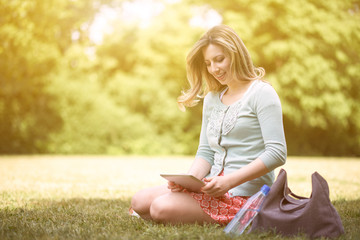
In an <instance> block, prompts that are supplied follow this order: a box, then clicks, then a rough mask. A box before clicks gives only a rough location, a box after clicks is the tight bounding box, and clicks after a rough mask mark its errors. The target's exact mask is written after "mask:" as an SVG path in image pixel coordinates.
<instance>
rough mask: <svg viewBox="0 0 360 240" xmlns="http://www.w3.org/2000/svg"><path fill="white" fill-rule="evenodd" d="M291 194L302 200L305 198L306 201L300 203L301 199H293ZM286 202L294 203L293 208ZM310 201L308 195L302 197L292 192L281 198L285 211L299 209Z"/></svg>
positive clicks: (281, 205)
mask: <svg viewBox="0 0 360 240" xmlns="http://www.w3.org/2000/svg"><path fill="white" fill-rule="evenodd" d="M289 196H293V197H296V198H298V199H299V200H300V201H301V200H305V201H304V202H302V203H300V201H299V200H296V199H293V198H291V197H289ZM286 202H290V203H292V206H291V208H289V207H286V205H287V204H286ZM308 202H309V198H306V197H301V196H298V195H296V194H294V193H290V194H289V195H286V196H284V197H283V198H282V199H281V200H280V209H281V211H284V212H292V211H296V210H299V209H301V208H304V207H305V206H306V204H307V203H308Z"/></svg>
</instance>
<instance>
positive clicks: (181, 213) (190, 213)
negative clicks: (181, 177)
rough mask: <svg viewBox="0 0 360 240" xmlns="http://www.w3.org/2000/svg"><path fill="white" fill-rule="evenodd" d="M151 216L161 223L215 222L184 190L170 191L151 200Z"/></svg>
mask: <svg viewBox="0 0 360 240" xmlns="http://www.w3.org/2000/svg"><path fill="white" fill-rule="evenodd" d="M150 215H151V218H152V219H153V220H154V221H156V222H161V223H170V224H177V223H199V224H203V223H215V220H213V219H212V218H211V217H210V216H209V215H208V214H206V213H205V212H204V211H203V210H202V208H201V207H200V205H199V203H198V202H197V201H196V200H195V199H193V198H192V197H191V196H190V195H189V194H187V193H184V192H170V193H168V194H163V195H161V196H159V197H157V198H155V199H154V200H153V201H152V204H151V207H150Z"/></svg>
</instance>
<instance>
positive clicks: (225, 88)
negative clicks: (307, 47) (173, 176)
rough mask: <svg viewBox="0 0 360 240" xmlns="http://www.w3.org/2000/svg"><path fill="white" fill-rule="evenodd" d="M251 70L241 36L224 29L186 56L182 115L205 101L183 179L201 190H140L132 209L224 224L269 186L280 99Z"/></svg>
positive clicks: (166, 218)
mask: <svg viewBox="0 0 360 240" xmlns="http://www.w3.org/2000/svg"><path fill="white" fill-rule="evenodd" d="M264 75H265V71H264V69H263V68H256V67H254V65H253V63H252V60H251V57H250V54H249V53H248V51H247V49H246V47H245V45H244V43H243V42H242V40H241V39H240V37H239V36H238V35H237V34H236V33H235V32H234V30H233V29H231V28H230V27H228V26H225V25H220V26H215V27H213V28H212V29H210V30H209V31H208V32H206V33H205V34H204V35H203V36H202V37H201V38H200V40H199V41H198V42H197V43H195V45H194V46H193V48H192V49H191V51H190V53H189V54H188V56H187V76H188V81H189V83H190V86H191V87H190V89H189V90H188V91H187V92H185V93H183V94H182V96H180V97H179V99H178V102H179V105H180V106H181V108H183V109H184V108H185V107H191V106H194V105H196V104H197V102H198V101H199V99H198V98H199V96H200V98H201V97H204V96H205V98H204V104H203V118H202V128H201V133H200V143H199V147H198V151H197V154H196V157H195V160H194V162H193V164H192V166H191V167H190V169H189V172H188V173H189V174H192V175H194V176H195V177H197V178H199V179H202V180H203V181H204V182H205V183H206V185H205V186H204V187H203V188H202V192H201V193H194V192H189V191H187V190H184V189H183V188H182V187H181V186H179V185H176V184H174V183H173V182H169V183H168V185H167V186H158V187H153V188H149V189H145V190H142V191H140V192H138V193H136V194H135V195H134V196H133V198H132V202H131V205H132V209H133V211H135V212H136V213H137V214H139V215H140V216H141V217H142V218H144V219H152V220H154V221H156V222H161V223H172V224H176V223H219V224H227V223H228V222H230V221H231V220H232V219H233V218H234V216H235V214H236V213H237V211H238V210H239V209H240V208H241V207H242V205H243V204H244V203H245V202H246V200H247V199H248V198H249V196H251V195H253V194H255V193H256V192H258V191H259V190H260V188H261V187H262V186H263V185H264V184H267V185H269V186H271V185H272V183H273V181H274V172H273V170H274V169H275V168H276V167H278V166H280V165H282V164H284V163H285V161H286V142H285V136H284V130H283V122H282V110H281V104H280V100H279V97H278V95H277V93H276V92H275V90H274V89H273V88H272V86H271V85H270V84H269V83H267V82H265V81H264V80H263V78H264Z"/></svg>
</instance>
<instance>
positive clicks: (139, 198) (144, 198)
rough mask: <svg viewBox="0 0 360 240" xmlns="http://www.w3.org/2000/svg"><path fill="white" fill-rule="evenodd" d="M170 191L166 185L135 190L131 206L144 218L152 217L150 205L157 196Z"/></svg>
mask: <svg viewBox="0 0 360 240" xmlns="http://www.w3.org/2000/svg"><path fill="white" fill-rule="evenodd" d="M170 192H171V191H170V190H169V189H168V188H167V185H163V186H157V187H151V188H146V189H143V190H141V191H139V192H137V193H136V194H135V195H134V196H133V197H132V199H131V207H132V208H133V209H134V211H135V212H136V213H138V214H139V215H140V216H141V217H142V218H144V219H152V218H151V215H150V206H151V204H152V202H153V201H154V199H156V198H157V197H159V196H161V195H164V194H168V193H170Z"/></svg>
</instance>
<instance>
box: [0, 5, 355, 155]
mask: <svg viewBox="0 0 360 240" xmlns="http://www.w3.org/2000/svg"><path fill="white" fill-rule="evenodd" d="M123 2H124V1H115V0H114V1H111V0H107V1H105V0H103V1H100V0H97V1H96V0H67V1H63V0H52V1H40V0H11V1H8V0H0V6H1V7H0V40H1V41H0V153H10V154H11V153H69V154H73V153H76V154H78V153H79V154H80V153H88V154H104V153H110V154H128V153H131V154H193V153H194V152H195V151H196V148H197V141H198V135H199V131H200V124H201V106H200V105H199V106H197V107H195V108H193V109H189V110H188V111H187V112H186V113H182V112H180V111H179V110H178V108H177V105H176V98H177V96H178V95H179V94H180V91H181V90H182V89H184V88H186V86H187V83H186V73H185V57H186V53H187V51H188V50H189V48H190V47H191V46H192V44H193V43H194V42H195V41H196V40H197V39H198V37H199V36H200V35H201V34H202V33H203V32H204V31H205V29H201V28H196V27H193V26H190V25H189V20H190V19H191V18H192V17H193V11H192V10H193V9H194V8H193V7H194V6H207V8H209V9H210V8H214V9H215V10H217V11H218V12H219V13H220V14H221V15H222V17H223V20H224V21H223V23H225V24H228V25H230V26H232V27H233V28H235V30H236V31H237V32H238V33H239V35H240V36H241V37H242V39H243V40H244V42H245V44H246V45H247V47H248V48H249V50H250V53H251V54H252V57H253V59H254V63H255V64H256V65H257V66H262V67H264V68H265V69H266V71H267V77H268V79H269V80H270V82H271V83H272V84H273V86H274V87H275V89H276V90H277V92H278V93H279V96H280V98H281V99H282V104H283V110H284V121H285V130H286V137H287V142H288V147H289V154H298V155H309V154H323V155H360V148H359V146H360V121H359V120H358V119H359V117H360V116H359V115H360V110H359V109H360V107H359V105H360V99H359V93H358V92H359V89H360V88H359V87H360V86H359V84H360V83H359V80H360V70H359V69H360V66H359V65H360V59H359V52H360V25H359V24H358V23H359V20H360V19H359V18H360V12H359V7H360V2H356V1H325V0H319V1H316V2H315V3H313V2H312V1H310V0H307V1H300V2H299V1H295V0H291V1H284V0H264V1H251V0H236V1H231V2H228V1H212V2H211V5H209V3H207V2H206V1H191V0H183V1H179V2H178V3H172V4H170V3H168V2H167V1H163V6H164V8H165V9H164V10H163V11H161V12H160V13H159V14H158V15H157V16H155V17H154V18H153V19H152V21H151V22H149V23H148V25H147V26H141V25H139V24H136V23H135V22H134V23H129V22H124V21H122V20H121V19H120V18H119V19H117V20H114V22H113V24H112V26H113V32H112V33H111V34H109V35H106V36H105V37H104V40H103V43H102V44H100V45H96V44H94V43H92V42H91V41H90V39H89V29H90V26H91V23H92V21H93V19H94V17H95V14H96V12H97V11H98V10H99V9H100V8H101V6H103V5H104V4H107V5H108V6H110V7H117V8H119V9H121V8H122V4H123Z"/></svg>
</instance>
